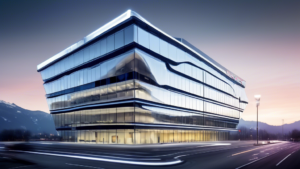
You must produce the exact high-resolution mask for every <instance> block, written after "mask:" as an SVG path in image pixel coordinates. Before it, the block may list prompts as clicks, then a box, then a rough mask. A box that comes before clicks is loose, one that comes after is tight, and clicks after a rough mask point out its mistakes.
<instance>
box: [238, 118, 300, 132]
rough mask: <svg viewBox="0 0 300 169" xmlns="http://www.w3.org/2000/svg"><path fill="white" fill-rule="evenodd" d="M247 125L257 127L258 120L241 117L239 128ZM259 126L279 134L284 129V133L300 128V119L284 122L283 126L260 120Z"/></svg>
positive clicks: (247, 126)
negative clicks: (246, 119)
mask: <svg viewBox="0 0 300 169" xmlns="http://www.w3.org/2000/svg"><path fill="white" fill-rule="evenodd" d="M241 127H246V128H249V129H250V128H252V129H256V121H245V120H243V119H240V123H239V125H238V127H237V128H241ZM258 128H259V129H263V130H266V131H267V132H269V133H273V134H277V133H281V132H282V130H283V132H284V133H289V132H291V131H292V130H294V129H298V130H300V121H296V122H294V123H291V124H284V125H283V126H282V125H281V126H272V125H269V124H267V123H263V122H258Z"/></svg>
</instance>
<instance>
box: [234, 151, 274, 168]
mask: <svg viewBox="0 0 300 169" xmlns="http://www.w3.org/2000/svg"><path fill="white" fill-rule="evenodd" d="M278 152H279V151H277V152H275V153H273V154H276V153H278ZM273 154H270V155H267V156H264V157H262V158H260V159H257V160H254V161H251V162H250V163H247V164H244V165H242V166H239V167H237V168H236V169H240V168H243V167H245V166H247V165H250V164H252V163H255V162H256V161H259V160H262V159H264V158H266V157H269V156H271V155H273Z"/></svg>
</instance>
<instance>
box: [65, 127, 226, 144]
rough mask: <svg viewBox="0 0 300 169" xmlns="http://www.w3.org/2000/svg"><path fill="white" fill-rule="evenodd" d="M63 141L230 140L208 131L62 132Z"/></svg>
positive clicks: (124, 142)
mask: <svg viewBox="0 0 300 169" xmlns="http://www.w3.org/2000/svg"><path fill="white" fill-rule="evenodd" d="M59 134H60V136H61V137H62V140H63V141H66V142H78V143H93V144H156V143H179V142H199V141H221V140H228V137H229V133H228V132H227V131H208V130H154V129H113V130H112V129H110V130H65V131H63V130H61V131H59Z"/></svg>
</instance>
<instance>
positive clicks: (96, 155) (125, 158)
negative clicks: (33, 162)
mask: <svg viewBox="0 0 300 169" xmlns="http://www.w3.org/2000/svg"><path fill="white" fill-rule="evenodd" d="M39 152H46V153H47V152H50V153H64V154H66V153H68V154H75V155H84V156H93V157H106V158H110V157H112V156H113V155H114V154H109V155H111V156H107V155H99V154H84V153H75V152H63V151H44V150H40V151H39ZM106 154H107V153H106ZM121 155H122V154H121ZM135 157H143V158H145V156H135ZM114 158H118V159H122V160H135V159H136V158H128V157H115V156H114ZM143 160H153V161H154V160H161V159H160V158H147V159H143Z"/></svg>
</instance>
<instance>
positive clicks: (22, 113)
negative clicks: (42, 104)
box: [0, 100, 57, 134]
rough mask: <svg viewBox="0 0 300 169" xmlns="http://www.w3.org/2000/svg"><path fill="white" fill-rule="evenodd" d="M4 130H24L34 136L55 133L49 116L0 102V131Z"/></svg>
mask: <svg viewBox="0 0 300 169" xmlns="http://www.w3.org/2000/svg"><path fill="white" fill-rule="evenodd" d="M4 129H26V130H29V131H31V132H32V133H34V134H36V133H42V132H46V133H49V134H56V133H57V132H56V130H55V127H54V123H53V119H52V117H51V115H50V114H48V113H45V112H42V111H31V110H26V109H23V108H21V107H19V106H17V105H15V104H14V103H8V102H5V101H2V100H0V131H2V130H4Z"/></svg>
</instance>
